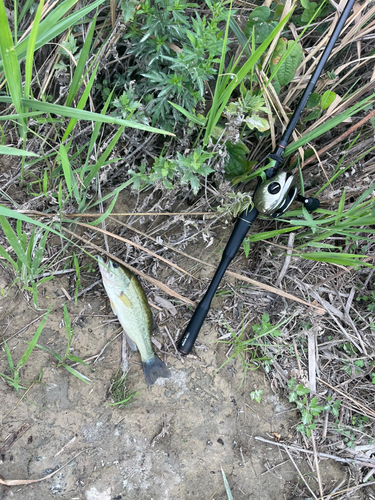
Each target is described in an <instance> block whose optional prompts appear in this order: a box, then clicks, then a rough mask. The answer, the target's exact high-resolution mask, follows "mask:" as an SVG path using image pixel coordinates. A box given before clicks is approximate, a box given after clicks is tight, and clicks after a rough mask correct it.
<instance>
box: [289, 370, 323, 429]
mask: <svg viewBox="0 0 375 500" xmlns="http://www.w3.org/2000/svg"><path fill="white" fill-rule="evenodd" d="M288 388H289V401H290V402H291V403H296V406H297V408H298V410H299V411H300V412H301V415H302V423H301V424H299V425H297V427H296V429H297V430H298V431H300V432H302V433H303V434H305V435H306V436H307V437H310V436H311V431H312V430H314V429H315V427H316V422H315V418H314V417H316V416H318V415H319V414H320V413H321V412H322V411H323V410H324V407H323V406H319V405H318V399H317V397H316V396H315V397H314V398H312V399H311V401H310V402H308V399H307V394H309V393H310V389H308V388H307V387H304V386H303V385H302V384H298V385H297V382H296V381H295V379H294V378H291V379H290V380H289V382H288Z"/></svg>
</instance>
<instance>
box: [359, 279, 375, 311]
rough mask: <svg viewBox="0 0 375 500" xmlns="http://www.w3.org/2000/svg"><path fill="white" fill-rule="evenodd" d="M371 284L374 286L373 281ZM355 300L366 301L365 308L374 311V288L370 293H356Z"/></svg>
mask: <svg viewBox="0 0 375 500" xmlns="http://www.w3.org/2000/svg"><path fill="white" fill-rule="evenodd" d="M372 286H373V287H374V286H375V283H373V284H372ZM356 301H357V302H361V301H364V302H367V303H368V305H367V310H368V311H370V312H373V311H375V290H371V291H370V293H368V294H366V295H358V296H357V298H356Z"/></svg>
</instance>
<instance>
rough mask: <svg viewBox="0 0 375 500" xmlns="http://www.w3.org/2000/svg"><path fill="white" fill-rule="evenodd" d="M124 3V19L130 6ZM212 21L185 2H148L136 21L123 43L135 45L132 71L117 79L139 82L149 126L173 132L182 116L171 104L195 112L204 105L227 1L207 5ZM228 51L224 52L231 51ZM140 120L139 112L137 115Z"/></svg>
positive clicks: (220, 42)
mask: <svg viewBox="0 0 375 500" xmlns="http://www.w3.org/2000/svg"><path fill="white" fill-rule="evenodd" d="M125 3H126V4H127V3H128V2H123V10H124V9H125V11H126V12H125V17H129V12H128V10H129V7H128V6H125ZM206 3H207V6H208V7H209V9H210V10H211V15H210V16H209V17H206V16H203V17H202V16H201V15H200V14H199V13H198V11H195V12H196V13H195V16H191V15H190V14H189V13H188V11H189V9H191V8H196V7H198V6H197V5H196V4H194V3H187V2H184V0H145V1H144V2H142V3H141V4H140V5H139V7H140V8H139V9H138V10H137V11H136V12H135V11H133V14H131V16H132V17H133V20H132V24H131V26H130V29H129V30H127V33H126V34H125V38H126V39H129V40H131V47H130V48H129V50H128V54H129V55H130V56H132V59H131V61H130V66H129V69H128V70H126V71H125V73H124V74H122V75H120V74H118V75H117V82H116V83H117V84H118V85H119V84H120V85H123V83H125V82H127V81H129V80H135V81H136V82H137V84H136V85H135V87H134V95H133V97H135V101H138V102H140V101H142V102H143V104H144V108H143V110H142V112H143V113H144V116H145V117H148V119H149V121H150V122H151V123H152V124H153V125H154V124H159V125H161V126H162V127H163V128H166V129H167V130H173V129H174V128H175V126H176V124H177V123H182V122H183V120H184V119H183V117H182V116H181V114H180V113H178V112H177V111H176V110H175V109H174V108H173V106H172V105H171V103H170V102H169V101H172V102H176V103H178V104H179V105H180V106H182V107H183V108H184V109H186V110H187V111H188V112H190V113H192V112H193V110H194V108H195V107H196V106H197V104H198V103H199V102H201V103H203V102H204V93H205V85H206V82H207V81H209V80H210V79H211V78H213V76H214V74H215V73H216V71H217V70H216V69H215V65H216V64H217V63H218V62H219V59H218V57H220V55H221V53H222V50H223V38H222V32H221V30H220V28H219V27H218V23H219V22H220V21H223V20H224V19H225V15H224V2H223V1H219V2H211V1H207V2H206ZM228 48H229V47H226V48H225V50H227V49H228ZM135 116H136V117H137V118H138V110H135Z"/></svg>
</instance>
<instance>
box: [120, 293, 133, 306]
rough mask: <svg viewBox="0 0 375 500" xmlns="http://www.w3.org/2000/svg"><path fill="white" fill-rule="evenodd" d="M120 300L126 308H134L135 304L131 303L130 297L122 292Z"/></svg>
mask: <svg viewBox="0 0 375 500" xmlns="http://www.w3.org/2000/svg"><path fill="white" fill-rule="evenodd" d="M119 299H120V300H121V302H122V303H123V304H124V306H126V307H133V304H132V303H131V302H130V300H129V299H128V297H127V296H126V295H125V294H124V292H121V294H120V295H119Z"/></svg>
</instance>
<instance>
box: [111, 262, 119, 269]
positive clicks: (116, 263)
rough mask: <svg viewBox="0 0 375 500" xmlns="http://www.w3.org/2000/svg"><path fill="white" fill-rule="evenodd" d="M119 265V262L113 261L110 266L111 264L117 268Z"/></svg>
mask: <svg viewBox="0 0 375 500" xmlns="http://www.w3.org/2000/svg"><path fill="white" fill-rule="evenodd" d="M119 265H120V264H119V263H118V262H113V264H112V266H113V267H114V268H115V269H117V268H118V267H119Z"/></svg>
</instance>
